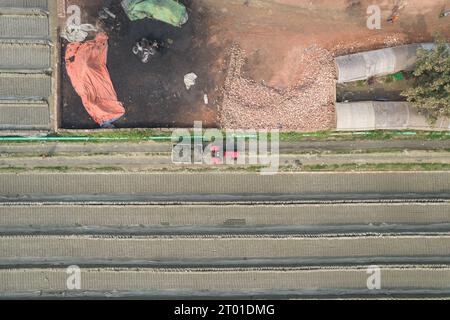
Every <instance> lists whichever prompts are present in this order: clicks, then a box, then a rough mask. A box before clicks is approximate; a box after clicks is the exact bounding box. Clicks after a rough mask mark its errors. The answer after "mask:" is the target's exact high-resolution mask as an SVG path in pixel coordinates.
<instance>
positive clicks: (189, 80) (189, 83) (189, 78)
mask: <svg viewBox="0 0 450 320" xmlns="http://www.w3.org/2000/svg"><path fill="white" fill-rule="evenodd" d="M197 79H198V76H197V75H196V74H195V73H188V74H187V75H185V76H184V84H185V85H186V89H188V90H189V89H191V88H192V87H193V86H195V83H196V81H197Z"/></svg>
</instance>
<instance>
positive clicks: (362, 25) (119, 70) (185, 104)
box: [63, 0, 450, 131]
mask: <svg viewBox="0 0 450 320" xmlns="http://www.w3.org/2000/svg"><path fill="white" fill-rule="evenodd" d="M67 1H69V2H70V1H71V2H83V3H86V4H87V3H89V6H92V4H93V3H94V2H95V1H87V0H86V1H82V0H77V1H75V0H67ZM99 2H101V1H98V0H97V4H98V3H99ZM187 4H188V6H189V7H190V13H191V20H190V22H189V23H188V24H187V25H186V26H184V27H183V28H181V29H175V28H172V27H171V26H165V25H163V24H161V23H159V22H155V21H150V20H146V21H142V22H138V23H132V24H130V25H129V26H128V27H124V30H122V32H121V34H120V35H117V36H112V39H111V43H110V54H109V62H108V67H109V69H110V72H111V76H112V80H113V83H114V85H115V87H116V90H117V92H118V95H119V99H121V101H123V102H124V105H125V108H126V109H127V115H126V117H125V118H123V119H122V120H121V121H119V122H118V123H117V126H118V127H136V126H137V127H174V126H182V127H192V124H193V121H194V120H198V121H204V122H205V125H207V126H220V127H223V128H239V129H247V128H252V129H271V128H279V129H281V130H284V131H291V130H294V131H317V130H324V129H330V128H334V126H335V115H334V107H333V103H334V99H335V97H334V94H335V83H334V77H335V68H334V65H333V57H334V56H336V55H342V54H347V53H354V52H358V51H363V50H371V49H378V48H383V47H389V46H396V45H401V44H406V43H414V42H423V41H431V40H432V39H433V33H434V32H436V31H438V32H441V33H442V34H444V35H445V36H447V37H450V18H441V19H439V18H438V16H439V13H440V12H441V10H442V9H443V8H450V0H408V1H407V5H406V7H405V8H404V9H402V10H401V12H400V19H399V21H397V22H396V23H395V24H389V23H387V22H386V19H387V17H388V16H389V15H390V14H391V12H392V9H393V7H394V4H395V0H360V1H359V0H314V1H311V0H226V1H225V0H194V1H187ZM372 4H376V5H379V6H380V8H381V10H382V16H383V19H382V29H381V30H369V29H368V28H367V26H366V21H367V17H368V15H367V13H366V10H367V7H368V6H369V5H372ZM91 18H92V17H91ZM147 30H149V31H147ZM144 31H145V32H144ZM146 33H150V35H151V36H153V37H158V38H163V39H165V38H170V39H173V40H174V44H173V47H172V48H171V49H170V50H168V51H167V53H166V54H165V56H163V58H162V59H161V61H158V62H156V63H155V64H151V65H149V66H145V68H143V66H142V64H140V62H139V61H137V60H133V57H131V56H130V54H129V52H128V51H129V50H130V46H131V45H132V43H133V42H134V41H136V40H137V39H138V38H139V37H141V36H143V35H148V34H146ZM188 72H195V73H197V74H198V75H199V82H198V85H197V86H196V87H194V88H193V89H192V91H187V90H186V89H185V88H184V84H183V76H184V74H185V73H188ZM64 83H65V87H64V106H63V123H64V124H65V125H64V126H65V127H68V128H75V127H83V128H84V127H96V125H95V123H90V122H89V119H88V116H87V114H85V111H84V109H83V108H82V106H81V101H78V103H77V99H76V98H77V97H76V96H74V92H72V93H71V92H70V90H73V89H71V86H70V83H69V85H68V84H67V81H65V82H64ZM204 94H208V96H209V97H210V99H209V100H210V103H209V105H205V103H204V102H203V96H204ZM83 112H84V113H83Z"/></svg>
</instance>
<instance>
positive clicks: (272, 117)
mask: <svg viewBox="0 0 450 320" xmlns="http://www.w3.org/2000/svg"><path fill="white" fill-rule="evenodd" d="M294 53H295V59H296V63H295V65H296V66H298V69H299V70H292V72H296V73H298V75H299V77H298V79H299V80H298V81H297V85H295V86H293V87H290V88H287V89H283V90H277V89H274V88H271V87H268V86H266V85H263V84H259V83H256V82H255V81H253V80H250V79H246V78H244V77H243V76H242V68H243V67H244V64H245V53H244V51H243V50H241V49H240V48H239V47H238V46H234V47H233V48H232V49H231V58H230V65H229V70H228V75H227V79H226V81H225V86H224V90H223V102H222V106H221V109H220V116H219V118H220V123H221V126H222V127H223V128H224V129H273V128H279V129H280V130H282V131H319V130H328V129H331V128H333V127H334V126H335V108H334V90H335V89H334V88H335V86H336V84H335V67H334V63H333V56H332V55H331V53H330V52H328V51H327V50H325V49H322V48H319V47H317V46H311V47H309V48H307V49H304V50H298V51H294ZM300 66H301V67H300Z"/></svg>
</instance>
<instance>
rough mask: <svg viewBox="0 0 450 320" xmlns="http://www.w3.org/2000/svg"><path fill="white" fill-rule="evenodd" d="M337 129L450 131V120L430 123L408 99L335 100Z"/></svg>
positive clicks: (443, 119)
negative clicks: (349, 101)
mask: <svg viewBox="0 0 450 320" xmlns="http://www.w3.org/2000/svg"><path fill="white" fill-rule="evenodd" d="M336 112H337V130H339V131H365V130H402V129H413V130H450V119H448V118H442V119H439V120H438V121H437V122H436V124H435V125H434V126H431V125H430V124H429V123H428V122H427V120H426V118H425V117H423V116H421V115H420V114H418V113H417V111H416V109H415V108H414V107H412V105H411V104H409V103H408V102H381V101H380V102H379V101H366V102H352V103H337V104H336Z"/></svg>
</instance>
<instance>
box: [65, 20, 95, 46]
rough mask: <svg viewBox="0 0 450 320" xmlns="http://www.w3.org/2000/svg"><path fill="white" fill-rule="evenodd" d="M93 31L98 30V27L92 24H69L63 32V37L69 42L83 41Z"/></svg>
mask: <svg viewBox="0 0 450 320" xmlns="http://www.w3.org/2000/svg"><path fill="white" fill-rule="evenodd" d="M91 32H97V28H96V27H94V26H93V25H92V24H87V23H86V24H80V25H77V24H67V25H66V27H65V28H64V30H63V31H62V32H61V37H62V38H64V39H66V40H67V41H69V42H83V41H84V40H86V38H87V37H88V36H89V33H91Z"/></svg>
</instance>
